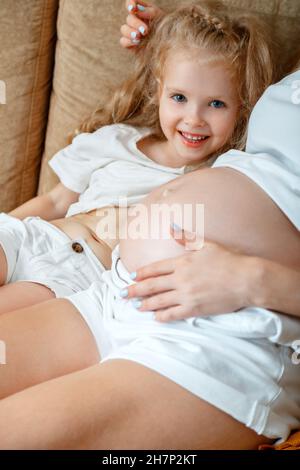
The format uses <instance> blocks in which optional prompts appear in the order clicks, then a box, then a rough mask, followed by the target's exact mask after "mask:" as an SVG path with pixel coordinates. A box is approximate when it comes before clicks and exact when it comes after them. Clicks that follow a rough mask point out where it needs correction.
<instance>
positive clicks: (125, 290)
mask: <svg viewBox="0 0 300 470" xmlns="http://www.w3.org/2000/svg"><path fill="white" fill-rule="evenodd" d="M127 295H128V289H122V290H120V296H121V297H127Z"/></svg>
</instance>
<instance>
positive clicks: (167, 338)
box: [67, 247, 300, 440]
mask: <svg viewBox="0 0 300 470" xmlns="http://www.w3.org/2000/svg"><path fill="white" fill-rule="evenodd" d="M112 256H113V264H112V269H111V271H106V272H105V273H104V274H103V276H102V283H97V282H96V283H94V284H93V285H92V286H91V287H90V288H89V289H87V290H86V291H82V292H79V293H77V294H74V295H72V296H69V297H67V298H68V300H69V301H70V302H72V303H73V305H74V306H75V307H76V308H77V309H78V311H79V312H80V313H81V315H82V317H83V318H84V319H85V321H86V322H87V324H88V326H89V327H90V329H91V331H92V333H93V335H94V338H95V341H96V343H97V345H98V349H99V353H100V356H101V362H103V361H107V360H111V359H128V360H132V361H135V362H138V363H140V364H143V365H144V366H146V367H149V368H151V369H154V370H155V371H156V372H158V373H160V374H162V375H164V376H165V377H167V378H169V379H170V380H172V381H174V382H176V383H177V384H179V385H181V386H182V387H184V388H185V389H187V390H189V391H190V392H191V393H193V394H195V395H197V396H198V397H199V398H201V399H203V400H206V401H207V402H209V403H211V404H212V405H214V406H216V407H217V408H219V409H221V410H223V411H224V412H226V413H228V414H229V415H231V416H233V417H234V418H235V419H237V420H238V421H240V422H242V423H244V424H245V425H246V426H248V427H249V428H251V429H253V430H254V431H256V432H257V433H258V434H263V435H265V436H267V437H269V438H273V439H280V440H285V439H286V438H287V437H288V435H289V434H290V432H291V430H292V429H297V428H299V427H300V365H297V364H296V363H295V362H293V360H292V354H293V353H294V351H293V349H292V348H291V347H290V346H287V345H282V344H279V343H280V342H281V341H282V340H283V339H284V335H283V333H282V331H281V330H282V325H283V322H284V320H281V318H280V317H281V316H280V315H277V314H276V313H274V312H270V311H268V310H264V309H254V308H252V309H243V310H240V311H239V312H235V313H232V314H222V315H218V316H216V315H214V316H208V317H193V318H189V319H187V320H181V321H173V322H169V323H159V322H157V321H155V319H154V318H153V314H152V312H139V311H138V310H137V309H135V308H134V307H133V305H132V303H131V301H129V300H126V299H122V298H121V297H120V289H123V288H126V286H128V285H129V284H132V283H133V281H132V280H131V279H130V276H129V273H128V271H127V270H126V269H125V267H124V265H123V264H122V262H121V260H120V258H119V252H118V247H116V248H115V250H114V251H113V254H112ZM282 317H285V316H284V315H282ZM285 326H286V325H285ZM287 329H289V332H288V335H289V336H290V338H291V336H292V335H296V337H297V335H299V336H298V338H300V321H299V320H296V322H292V323H290V324H288V325H287Z"/></svg>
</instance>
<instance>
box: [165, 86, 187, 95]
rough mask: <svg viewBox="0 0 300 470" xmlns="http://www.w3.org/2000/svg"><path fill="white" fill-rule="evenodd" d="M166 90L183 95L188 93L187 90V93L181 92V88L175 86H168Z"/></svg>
mask: <svg viewBox="0 0 300 470" xmlns="http://www.w3.org/2000/svg"><path fill="white" fill-rule="evenodd" d="M166 89H167V90H168V91H176V92H177V93H182V94H185V93H187V91H186V90H185V91H184V90H180V89H179V88H177V87H175V86H171V87H168V86H167V87H166Z"/></svg>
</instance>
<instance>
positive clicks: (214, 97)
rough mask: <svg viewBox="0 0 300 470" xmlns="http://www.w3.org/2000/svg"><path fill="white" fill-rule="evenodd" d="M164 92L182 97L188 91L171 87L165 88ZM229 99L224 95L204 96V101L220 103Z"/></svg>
mask: <svg viewBox="0 0 300 470" xmlns="http://www.w3.org/2000/svg"><path fill="white" fill-rule="evenodd" d="M166 90H167V91H168V92H172V93H180V94H182V95H186V94H188V91H187V90H180V88H177V87H175V86H174V87H173V86H166ZM229 98H230V97H229V96H225V95H217V94H216V95H210V96H205V99H207V100H222V101H225V100H228V99H229Z"/></svg>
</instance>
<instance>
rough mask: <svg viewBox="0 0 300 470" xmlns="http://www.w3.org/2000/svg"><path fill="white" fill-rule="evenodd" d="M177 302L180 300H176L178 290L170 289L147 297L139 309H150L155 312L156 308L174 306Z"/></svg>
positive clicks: (142, 310)
mask: <svg viewBox="0 0 300 470" xmlns="http://www.w3.org/2000/svg"><path fill="white" fill-rule="evenodd" d="M177 304H178V302H177V301H176V292H175V291H168V292H163V293H162V294H158V295H154V296H152V297H148V298H147V299H142V300H141V305H140V307H138V310H139V311H141V312H145V311H149V310H150V311H154V312H155V311H156V310H161V309H165V308H170V307H174V306H175V305H177Z"/></svg>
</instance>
